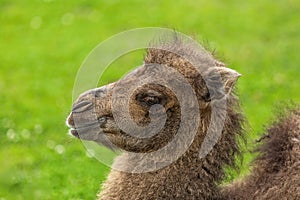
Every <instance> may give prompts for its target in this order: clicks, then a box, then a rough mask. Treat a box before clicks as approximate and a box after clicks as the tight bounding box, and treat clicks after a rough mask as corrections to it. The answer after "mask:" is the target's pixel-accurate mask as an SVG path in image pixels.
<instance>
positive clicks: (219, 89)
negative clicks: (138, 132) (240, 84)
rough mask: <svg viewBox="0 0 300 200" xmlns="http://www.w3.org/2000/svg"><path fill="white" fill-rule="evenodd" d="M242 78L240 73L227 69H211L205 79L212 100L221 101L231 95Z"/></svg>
mask: <svg viewBox="0 0 300 200" xmlns="http://www.w3.org/2000/svg"><path fill="white" fill-rule="evenodd" d="M240 76H241V74H240V73H238V72H237V71H235V70H233V69H230V68H227V67H211V68H209V69H208V70H207V72H206V74H205V77H204V78H205V82H206V86H207V88H208V90H209V93H210V99H220V98H222V97H224V96H226V95H228V94H230V92H231V91H232V89H233V87H234V85H235V83H236V81H237V79H238V78H239V77H240Z"/></svg>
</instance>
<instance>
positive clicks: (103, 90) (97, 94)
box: [94, 88, 105, 97]
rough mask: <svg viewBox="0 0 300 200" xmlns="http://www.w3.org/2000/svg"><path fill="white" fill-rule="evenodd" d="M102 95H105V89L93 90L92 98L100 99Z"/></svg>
mask: <svg viewBox="0 0 300 200" xmlns="http://www.w3.org/2000/svg"><path fill="white" fill-rule="evenodd" d="M104 94H105V89H102V88H101V89H100V88H99V89H95V90H94V96H95V97H102V96H104Z"/></svg>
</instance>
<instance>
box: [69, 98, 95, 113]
mask: <svg viewBox="0 0 300 200" xmlns="http://www.w3.org/2000/svg"><path fill="white" fill-rule="evenodd" d="M93 107H94V104H93V102H91V101H81V102H79V103H77V104H75V105H74V106H73V108H72V112H73V113H81V112H84V111H87V110H91V109H92V108H93Z"/></svg>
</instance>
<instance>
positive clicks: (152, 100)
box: [142, 96, 160, 106]
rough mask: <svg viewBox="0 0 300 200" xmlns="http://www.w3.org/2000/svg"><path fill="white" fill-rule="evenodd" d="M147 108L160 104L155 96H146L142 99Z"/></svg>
mask: <svg viewBox="0 0 300 200" xmlns="http://www.w3.org/2000/svg"><path fill="white" fill-rule="evenodd" d="M142 101H143V102H145V103H146V104H147V105H148V106H152V105H155V104H159V103H160V99H159V98H158V97H156V96H146V97H144V98H143V99H142Z"/></svg>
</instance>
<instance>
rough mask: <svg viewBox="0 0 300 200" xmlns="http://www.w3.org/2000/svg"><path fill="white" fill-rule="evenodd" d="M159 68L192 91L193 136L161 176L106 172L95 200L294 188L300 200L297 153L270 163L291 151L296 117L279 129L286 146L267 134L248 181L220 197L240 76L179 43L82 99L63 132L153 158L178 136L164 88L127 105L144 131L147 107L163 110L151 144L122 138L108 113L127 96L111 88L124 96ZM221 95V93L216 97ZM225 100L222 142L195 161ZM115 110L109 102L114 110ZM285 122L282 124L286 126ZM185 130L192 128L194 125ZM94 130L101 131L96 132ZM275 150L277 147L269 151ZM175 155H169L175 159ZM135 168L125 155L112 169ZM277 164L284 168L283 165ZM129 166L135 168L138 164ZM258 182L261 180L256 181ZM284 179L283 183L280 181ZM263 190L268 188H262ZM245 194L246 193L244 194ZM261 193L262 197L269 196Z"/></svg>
mask: <svg viewBox="0 0 300 200" xmlns="http://www.w3.org/2000/svg"><path fill="white" fill-rule="evenodd" d="M157 64H160V65H163V66H166V67H167V68H166V69H170V70H171V69H175V70H176V71H178V72H179V73H180V74H181V75H182V76H184V78H185V79H186V80H187V81H188V83H189V84H190V85H191V86H192V88H193V90H194V91H195V95H196V98H197V101H198V102H197V105H194V106H195V108H198V109H199V112H200V114H201V115H200V116H201V117H200V119H199V120H200V125H199V127H197V133H196V135H195V137H194V140H193V141H192V143H191V145H190V146H188V148H187V150H186V151H185V153H184V154H183V155H181V156H179V158H178V159H177V160H176V161H175V162H173V163H171V164H170V165H168V166H166V167H164V168H162V169H158V170H156V171H151V172H145V173H130V172H122V171H117V170H114V169H112V171H111V172H110V174H109V176H108V178H107V180H106V182H105V183H103V186H102V189H101V192H100V194H99V200H118V199H120V200H121V199H125V200H131V199H132V200H136V199H241V198H242V199H253V198H254V197H253V196H255V197H257V199H259V197H261V198H268V197H270V195H272V191H273V192H275V191H274V190H272V189H274V188H276V187H281V186H282V187H283V186H284V187H286V186H289V187H290V185H293V187H294V190H295V193H296V194H298V195H299V194H300V193H299V186H298V185H296V184H298V179H295V178H293V177H292V176H291V174H292V173H295V172H298V173H299V163H298V165H297V166H294V167H292V165H291V162H295V163H296V161H297V160H298V158H299V146H298V147H297V148H296V149H293V150H290V151H289V152H287V155H286V154H284V155H283V154H282V155H281V157H280V156H279V155H278V157H275V156H274V153H273V152H274V151H278V150H277V149H276V148H277V147H278V148H280V147H283V148H286V147H289V148H291V147H290V146H289V145H292V144H294V143H297V142H298V141H299V132H300V131H299V129H297V127H298V128H299V126H296V123H298V124H299V119H298V121H297V117H295V120H294V122H293V123H294V125H293V127H294V128H291V129H290V130H287V127H288V126H287V125H282V132H284V134H285V133H286V134H289V133H290V132H293V133H294V134H295V135H294V136H293V137H291V138H290V140H288V138H287V137H286V136H282V135H280V134H279V133H280V131H277V128H276V127H277V126H274V127H273V128H271V129H270V137H271V139H270V142H267V143H266V144H265V146H264V147H263V148H262V152H263V153H262V155H261V156H260V157H259V158H258V159H257V161H256V162H257V165H256V166H257V167H256V168H254V170H255V174H254V175H252V176H250V178H248V179H246V180H245V181H243V182H242V183H235V184H233V185H232V186H227V187H226V188H225V189H222V188H221V187H220V186H219V183H220V182H221V181H222V179H223V178H224V176H225V173H224V170H223V169H224V167H225V166H231V167H235V163H234V158H235V156H236V155H237V154H239V148H238V143H237V137H238V136H240V135H242V134H243V116H242V114H241V111H240V108H239V102H238V99H237V98H236V96H235V95H234V92H233V90H234V84H235V82H236V80H237V78H238V76H239V74H238V73H236V72H234V71H233V70H230V69H228V68H225V66H224V64H223V63H221V62H219V61H217V60H216V59H215V58H214V57H213V56H212V55H211V54H209V53H207V52H206V51H205V50H203V49H201V48H198V47H195V46H193V45H191V44H187V43H185V42H182V41H181V40H179V39H178V38H175V40H174V41H171V42H164V43H163V44H162V45H160V46H159V47H157V46H156V47H153V48H150V49H148V51H147V55H146V57H145V64H144V66H143V67H141V68H138V69H137V70H135V71H134V72H132V73H130V74H129V75H128V76H126V77H125V78H124V79H123V80H120V81H118V82H116V83H113V84H110V85H107V86H104V87H101V88H96V89H94V90H90V91H87V92H86V93H84V94H82V95H81V96H80V97H79V98H78V100H77V101H76V102H75V103H74V106H73V109H72V113H71V114H70V116H69V118H68V124H69V126H71V127H72V130H71V133H72V134H73V135H75V136H77V137H80V138H81V139H84V140H93V141H96V142H99V143H102V144H104V145H106V146H108V147H112V146H114V147H117V148H119V149H123V150H126V151H130V152H136V153H151V152H154V151H156V150H158V149H160V148H162V147H164V146H165V145H166V144H168V143H169V142H170V141H171V140H172V139H173V138H174V136H175V135H176V133H177V130H178V128H179V125H180V116H181V114H182V113H181V112H180V107H181V105H180V103H179V102H178V99H177V97H176V96H175V94H174V93H173V92H172V91H171V90H170V89H168V88H167V87H165V86H163V85H160V84H155V83H151V84H146V85H143V86H141V87H139V88H138V89H137V90H136V91H135V92H134V93H133V94H132V96H131V97H130V115H131V117H132V119H133V120H134V122H135V123H136V124H138V125H139V126H147V125H148V124H149V123H150V121H151V120H154V121H155V120H158V121H159V120H160V118H155V117H154V118H152V119H151V120H150V118H149V115H150V114H151V110H150V107H151V105H153V104H161V105H162V106H163V107H164V110H165V112H166V115H167V119H166V123H165V126H164V128H163V129H162V130H160V132H158V133H157V134H156V135H154V136H152V137H149V138H137V137H133V136H131V135H130V134H128V133H126V132H125V131H123V130H120V129H119V127H118V126H117V125H116V122H115V119H114V116H113V113H112V104H113V101H112V96H113V92H114V93H116V94H117V95H119V96H118V98H119V99H120V100H121V99H123V98H124V96H126V95H128V94H127V91H126V90H125V89H124V90H122V88H118V89H116V87H117V86H116V85H117V84H121V85H123V86H124V88H126V86H128V85H130V84H134V83H135V82H137V81H138V80H139V78H140V77H142V76H143V75H144V74H145V73H146V72H147V71H149V70H160V71H161V73H162V74H164V73H165V72H164V70H165V68H163V67H159V66H158V67H157ZM196 68H197V69H198V70H196ZM219 76H221V77H219ZM222 88H224V89H223V90H222ZM186 98H190V97H186ZM224 98H225V99H226V103H225V104H226V105H223V106H220V107H219V109H220V110H219V111H220V112H219V113H220V114H221V113H223V112H222V111H226V116H225V124H224V128H223V131H222V135H221V137H220V138H219V139H218V141H217V143H216V144H215V146H214V148H213V149H212V150H211V151H210V152H209V153H208V155H207V156H206V157H204V158H200V157H199V151H200V148H201V144H202V143H203V141H204V138H205V136H207V135H206V134H207V129H208V125H209V124H210V122H211V121H210V119H211V115H212V105H213V104H214V103H215V102H218V101H219V100H220V99H224ZM117 103H118V102H114V104H117ZM192 103H193V102H192ZM121 104H122V103H121ZM121 106H122V105H121ZM93 108H95V109H93ZM295 116H298V115H295ZM291 121H292V120H289V121H288V122H289V123H292V122H291ZM288 122H286V123H288ZM190 123H192V124H193V123H194V121H191V122H190ZM99 126H100V127H101V129H102V130H101V131H99ZM274 130H276V131H274ZM272 132H276V134H275V133H274V134H273V135H272V134H271V133H272ZM297 134H298V135H297ZM274 135H275V136H274ZM282 137H283V138H282ZM272 138H273V139H272ZM282 139H286V140H282ZM284 141H286V142H284ZM280 142H283V143H282V144H280V145H276V147H273V145H275V144H278V143H280ZM112 144H113V145H112ZM298 144H299V143H298ZM184 147H186V144H181V143H180V142H179V143H178V144H177V149H181V148H184ZM279 150H281V149H279ZM291 151H295V152H296V153H295V155H294V154H293V155H292V154H291ZM176 152H177V151H176V150H174V153H175V154H176ZM280 152H281V151H280ZM297 152H298V153H297ZM271 154H272V156H271ZM157 159H158V158H157ZM136 160H138V159H137V158H135V157H134V158H129V157H128V156H127V155H126V154H123V155H121V156H119V157H118V158H117V159H116V161H115V163H118V164H119V165H122V166H123V167H125V168H126V167H128V168H132V167H134V166H132V165H133V164H132V163H135V162H134V161H136ZM283 160H286V161H284V162H283ZM292 160H293V161H292ZM288 161H290V162H288ZM158 162H164V161H163V160H156V161H155V162H154V163H153V164H154V165H155V164H159V163H158ZM282 163H286V164H282ZM135 164H136V165H138V164H139V163H138V162H137V161H136V163H135ZM282 166H287V169H286V170H285V169H281V167H282ZM276 170H277V172H278V171H280V172H279V173H277V174H278V175H279V177H281V178H282V179H281V180H283V179H284V180H285V182H284V185H280V184H281V183H279V179H278V178H276V176H275V174H276V173H275V172H276ZM289 170H292V172H289ZM256 171H257V172H256ZM267 173H268V174H270V177H269V176H267V175H265V176H263V175H262V174H267ZM258 174H259V176H257V175H258ZM282 175H286V176H285V177H282ZM260 178H262V180H261V179H260ZM267 180H270V182H269V181H267ZM292 181H294V182H292ZM259 183H263V184H264V186H263V189H262V188H261V189H260V188H259ZM267 183H268V184H269V183H270V185H269V186H268V184H267ZM293 183H295V184H293ZM252 184H254V185H252ZM248 188H251V190H250V189H249V191H247V190H248ZM250 191H251V192H252V193H250ZM265 191H268V194H266V193H265ZM280 191H282V193H280V194H279V195H281V196H284V195H289V193H288V192H287V190H285V189H281V190H280ZM295 193H294V194H295ZM244 194H247V195H248V196H245V195H244ZM264 195H265V196H264Z"/></svg>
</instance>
